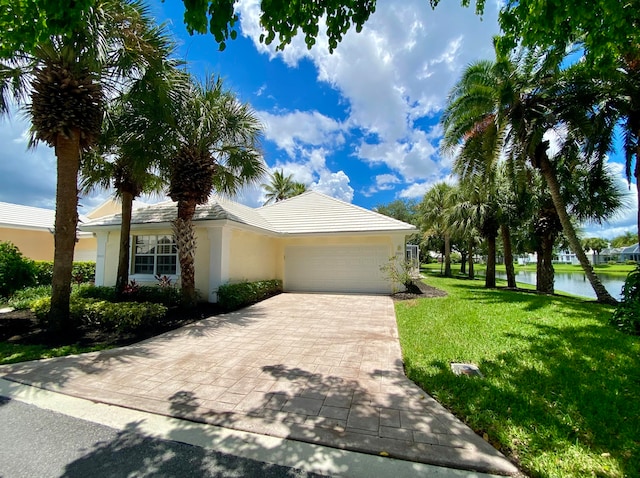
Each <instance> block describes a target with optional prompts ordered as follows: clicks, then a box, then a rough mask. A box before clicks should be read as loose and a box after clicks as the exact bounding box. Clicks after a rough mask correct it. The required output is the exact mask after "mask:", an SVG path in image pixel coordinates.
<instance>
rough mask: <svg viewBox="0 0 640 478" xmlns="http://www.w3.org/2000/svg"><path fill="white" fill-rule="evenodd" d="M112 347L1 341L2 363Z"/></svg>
mask: <svg viewBox="0 0 640 478" xmlns="http://www.w3.org/2000/svg"><path fill="white" fill-rule="evenodd" d="M108 348H111V347H110V346H109V345H98V346H93V347H80V346H78V345H63V346H60V347H47V346H45V345H22V344H12V343H8V342H0V365H6V364H10V363H18V362H26V361H29V360H40V359H45V358H52V357H63V356H65V355H75V354H82V353H85V352H95V351H97V350H105V349H108Z"/></svg>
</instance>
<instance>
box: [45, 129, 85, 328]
mask: <svg viewBox="0 0 640 478" xmlns="http://www.w3.org/2000/svg"><path fill="white" fill-rule="evenodd" d="M79 139H80V137H79V133H78V132H77V131H73V132H72V134H71V137H70V138H67V137H65V136H64V135H62V134H58V137H57V138H56V146H55V153H56V157H57V160H58V161H57V163H58V164H57V184H56V218H55V226H54V227H55V236H54V244H55V249H54V254H53V279H52V282H51V309H50V311H49V329H50V330H51V332H52V333H54V334H57V335H61V334H63V333H69V332H71V331H72V327H73V323H72V321H71V318H70V316H69V299H70V297H71V274H72V269H73V250H74V248H75V245H76V228H77V226H78V169H79V166H80V142H79Z"/></svg>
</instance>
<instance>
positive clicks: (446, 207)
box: [418, 182, 456, 277]
mask: <svg viewBox="0 0 640 478" xmlns="http://www.w3.org/2000/svg"><path fill="white" fill-rule="evenodd" d="M454 194H455V188H454V187H453V186H451V185H449V184H447V183H445V182H440V183H436V184H434V185H433V186H432V187H431V189H429V190H428V191H427V192H426V194H425V195H424V198H423V199H422V202H421V203H420V205H419V206H418V211H419V214H420V222H421V225H422V229H423V230H424V231H425V234H426V235H427V236H439V237H442V240H443V241H444V275H445V276H446V277H451V234H452V227H451V221H450V220H449V213H450V212H451V207H452V205H453V204H455V202H456V201H455V198H454Z"/></svg>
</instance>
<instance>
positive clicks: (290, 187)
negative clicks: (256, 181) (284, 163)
mask: <svg viewBox="0 0 640 478" xmlns="http://www.w3.org/2000/svg"><path fill="white" fill-rule="evenodd" d="M262 187H263V188H264V190H265V191H266V192H267V195H266V198H267V200H266V201H265V202H264V204H265V206H266V205H267V204H270V203H272V202H278V201H282V200H284V199H289V198H290V197H293V196H298V195H300V194H302V193H304V192H306V190H307V186H306V185H305V184H304V183H299V182H296V181H294V180H293V174H290V175H288V176H285V175H284V171H283V170H282V169H281V170H280V171H277V170H276V171H275V172H274V173H273V174H271V181H270V182H269V183H267V184H263V185H262Z"/></svg>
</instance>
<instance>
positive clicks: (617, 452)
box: [395, 277, 640, 478]
mask: <svg viewBox="0 0 640 478" xmlns="http://www.w3.org/2000/svg"><path fill="white" fill-rule="evenodd" d="M426 282H427V283H428V284H430V285H432V286H435V287H438V288H440V289H443V290H445V291H446V292H447V293H448V295H447V297H442V298H434V299H418V300H413V301H403V302H397V303H396V305H395V307H396V314H397V320H398V331H399V335H400V342H401V345H402V353H403V357H404V363H405V370H406V373H407V375H408V376H409V378H411V379H412V380H413V381H415V382H416V383H418V384H419V385H420V386H421V387H422V388H423V389H424V390H425V391H427V392H428V393H429V394H431V395H432V396H433V397H434V398H436V399H437V400H438V401H439V402H441V403H442V404H444V405H445V406H446V407H447V408H449V409H450V410H452V411H453V412H454V413H455V414H456V415H457V416H458V417H460V418H461V419H462V420H463V421H465V422H466V423H467V424H468V425H469V426H471V428H473V429H474V430H475V431H476V432H477V433H478V434H480V435H482V436H486V438H488V440H489V441H490V442H491V443H492V444H493V445H494V446H496V447H497V448H499V449H500V450H501V451H503V452H504V453H505V454H507V455H508V456H510V457H511V458H512V459H514V460H515V461H517V462H518V464H519V465H520V466H521V467H522V468H524V471H525V472H526V473H527V474H528V475H530V476H532V477H563V478H564V477H567V478H570V477H575V478H581V477H584V476H598V477H611V478H623V477H627V478H632V477H640V440H639V437H640V419H639V418H638V417H640V338H639V337H632V336H628V335H625V334H621V333H620V332H618V331H616V330H615V329H614V328H613V327H611V326H610V325H609V324H608V321H609V318H610V317H611V314H612V312H613V308H612V307H610V306H604V305H601V304H597V303H595V302H591V301H584V300H579V299H575V298H570V297H560V296H542V295H537V294H534V293H525V292H513V291H507V290H500V289H485V288H484V287H483V284H482V283H481V282H480V281H471V280H460V279H445V278H441V277H428V278H427V279H426ZM451 362H466V363H473V364H475V365H478V366H479V368H480V370H481V372H482V373H483V374H484V378H471V377H465V376H456V375H454V374H453V373H452V372H451V370H450V363H451Z"/></svg>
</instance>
